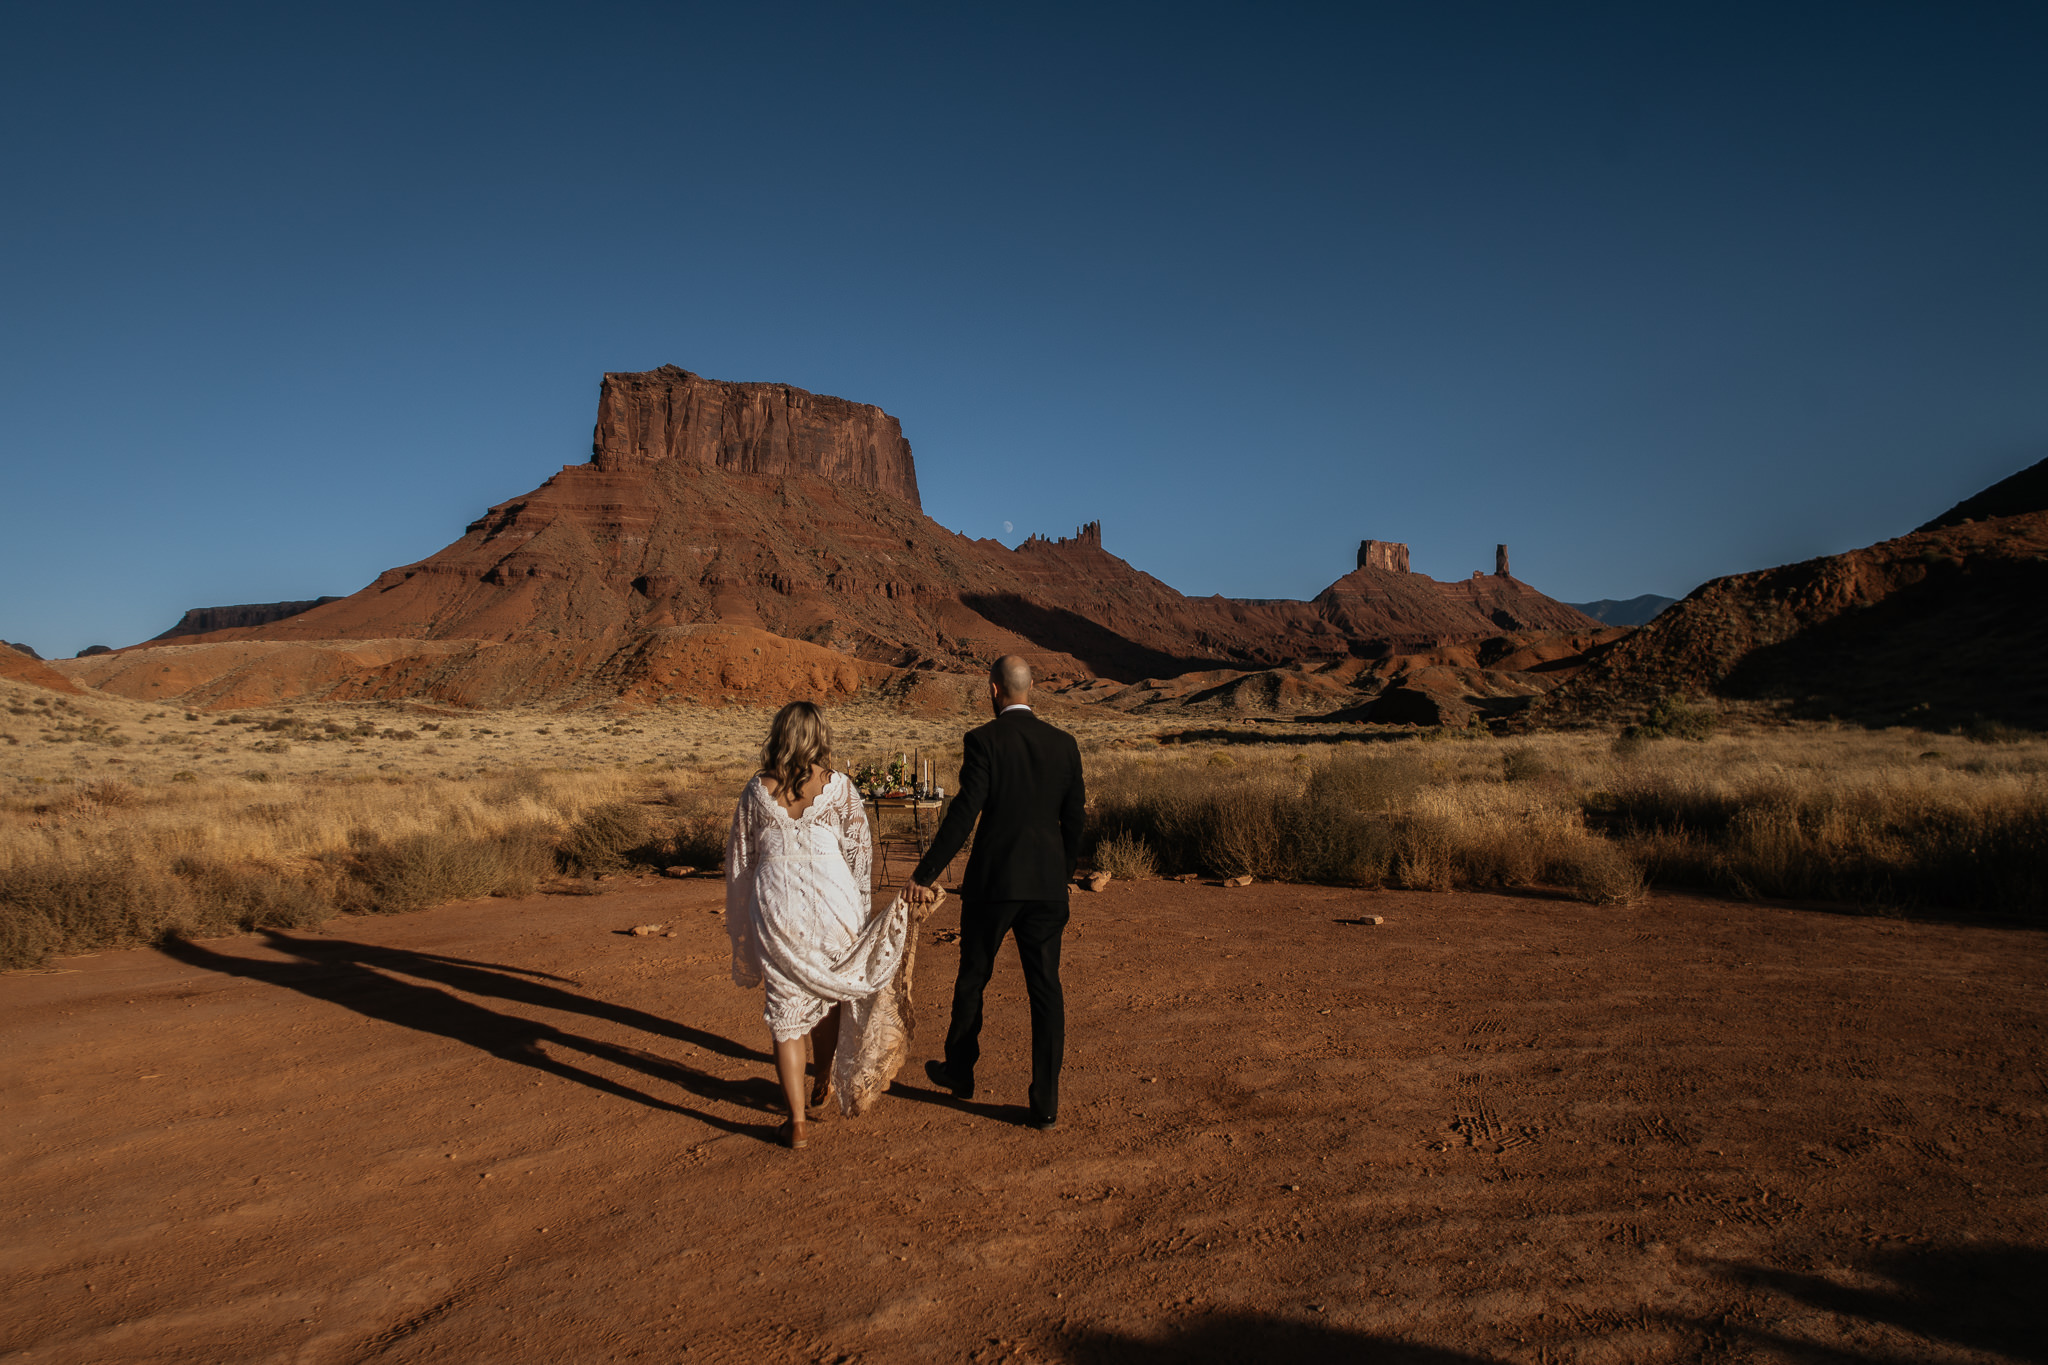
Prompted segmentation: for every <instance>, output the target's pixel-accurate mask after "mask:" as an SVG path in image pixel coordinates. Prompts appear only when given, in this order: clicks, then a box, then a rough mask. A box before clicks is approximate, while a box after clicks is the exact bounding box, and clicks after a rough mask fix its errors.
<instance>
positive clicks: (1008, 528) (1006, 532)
mask: <svg viewBox="0 0 2048 1365" xmlns="http://www.w3.org/2000/svg"><path fill="white" fill-rule="evenodd" d="M1016 529H1017V528H1016V527H1014V526H1012V525H1010V523H1009V522H1007V521H1006V522H1004V523H1003V534H1004V535H1009V534H1010V533H1011V532H1012V531H1014V530H1016Z"/></svg>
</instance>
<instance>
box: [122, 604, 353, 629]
mask: <svg viewBox="0 0 2048 1365" xmlns="http://www.w3.org/2000/svg"><path fill="white" fill-rule="evenodd" d="M340 600H341V599H340V598H339V597H316V598H314V599H313V600H312V601H310V602H252V603H248V604H246V605H243V606H238V607H193V608H192V609H191V610H189V611H187V612H186V613H185V614H184V615H183V616H181V617H179V618H178V624H177V625H175V626H172V627H171V628H170V629H169V630H167V631H165V632H164V633H163V634H161V635H158V636H155V637H154V638H155V639H158V640H176V639H179V638H181V637H183V636H187V635H206V634H210V633H212V632H213V631H216V630H235V629H238V628H240V627H243V626H267V625H269V624H270V623H271V622H272V621H282V620H284V619H285V618H286V617H287V616H297V615H298V614H299V613H300V612H303V611H311V610H312V609H313V608H315V607H319V606H325V605H326V604H327V603H329V602H339V601H340Z"/></svg>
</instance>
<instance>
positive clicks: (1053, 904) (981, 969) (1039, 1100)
mask: <svg viewBox="0 0 2048 1365" xmlns="http://www.w3.org/2000/svg"><path fill="white" fill-rule="evenodd" d="M1066 927H1067V904H1066V902H1065V901H1063V900H1061V901H983V902H981V903H980V904H976V905H964V906H962V907H961V909H960V976H959V978H958V979H957V980H956V981H954V983H953V1022H952V1026H951V1027H950V1028H948V1029H947V1030H946V1070H948V1071H950V1072H952V1073H953V1075H954V1076H956V1077H958V1078H959V1079H961V1080H962V1081H969V1082H971V1081H972V1080H973V1079H974V1064H975V1063H976V1062H978V1061H980V1060H981V995H982V991H983V990H985V989H986V988H987V986H988V981H989V978H990V977H991V976H993V975H994V974H995V969H996V952H997V950H998V949H1000V948H1001V947H1002V946H1003V938H1004V936H1005V935H1007V934H1015V935H1016V938H1017V957H1018V959H1019V960H1020V961H1021V962H1022V963H1023V966H1024V992H1025V994H1026V995H1027V996H1028V997H1029V998H1030V1000H1031V1092H1030V1103H1031V1112H1032V1114H1033V1115H1034V1116H1035V1117H1038V1118H1055V1117H1057V1116H1058V1115H1059V1112H1060V1063H1061V1061H1062V1060H1063V1058H1064V1057H1065V1055H1066V1050H1067V1005H1066V997H1065V996H1064V995H1063V994H1062V993H1061V991H1060V935H1061V933H1062V932H1063V931H1064V930H1065V929H1066Z"/></svg>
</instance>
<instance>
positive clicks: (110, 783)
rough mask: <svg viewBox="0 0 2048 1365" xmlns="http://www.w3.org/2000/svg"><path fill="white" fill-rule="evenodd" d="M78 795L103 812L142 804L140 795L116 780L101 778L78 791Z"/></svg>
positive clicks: (124, 783)
mask: <svg viewBox="0 0 2048 1365" xmlns="http://www.w3.org/2000/svg"><path fill="white" fill-rule="evenodd" d="M78 791H79V795H80V796H82V797H84V798H85V799H87V800H89V801H91V802H92V803H93V804H94V805H96V806H99V807H100V808H102V809H103V810H126V809H127V808H128V807H130V806H137V805H140V804H141V803H142V793H141V792H139V791H137V790H135V788H133V787H131V786H129V785H128V784H127V783H126V782H122V781H120V780H119V779H117V778H112V777H108V778H102V779H101V780H100V781H98V782H88V783H86V784H85V785H84V786H83V787H80V788H79V789H78Z"/></svg>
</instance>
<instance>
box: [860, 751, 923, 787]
mask: <svg viewBox="0 0 2048 1365" xmlns="http://www.w3.org/2000/svg"><path fill="white" fill-rule="evenodd" d="M853 785H854V786H855V787H858V788H859V789H860V793H861V795H862V796H868V797H874V796H911V795H914V794H915V793H914V792H913V791H912V789H911V782H910V761H909V760H908V759H907V758H906V757H905V756H904V755H902V754H898V755H896V757H895V759H894V760H893V761H891V762H890V763H889V764H888V765H887V766H886V767H885V766H882V765H880V764H875V763H863V764H861V765H860V767H858V768H856V769H854V770H853Z"/></svg>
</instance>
